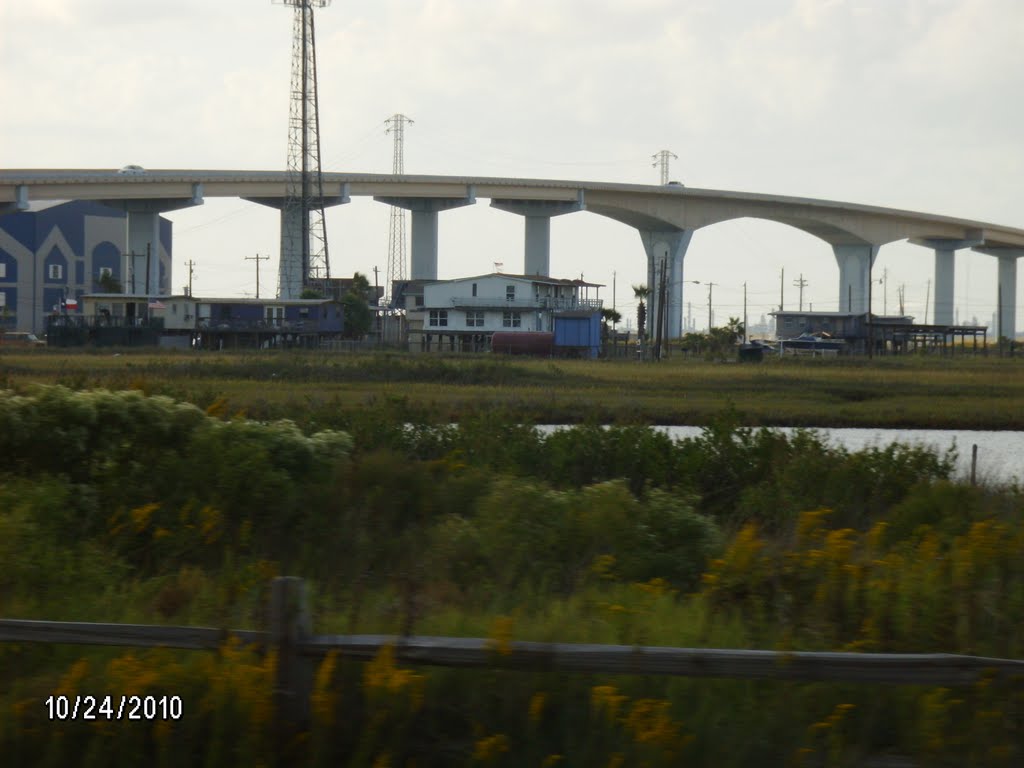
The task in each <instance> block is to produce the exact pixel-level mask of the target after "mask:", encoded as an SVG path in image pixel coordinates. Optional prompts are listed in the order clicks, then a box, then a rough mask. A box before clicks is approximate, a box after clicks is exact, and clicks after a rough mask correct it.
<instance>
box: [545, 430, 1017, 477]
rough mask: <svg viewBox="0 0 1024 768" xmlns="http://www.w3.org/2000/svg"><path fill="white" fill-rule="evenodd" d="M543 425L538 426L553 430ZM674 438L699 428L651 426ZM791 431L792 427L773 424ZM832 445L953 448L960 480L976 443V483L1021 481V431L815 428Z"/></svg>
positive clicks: (966, 473) (853, 448) (968, 473)
mask: <svg viewBox="0 0 1024 768" xmlns="http://www.w3.org/2000/svg"><path fill="white" fill-rule="evenodd" d="M552 428H553V427H546V428H545V427H542V428H541V429H552ZM653 429H657V430H658V431H660V432H665V433H666V434H668V435H669V436H671V437H673V438H685V437H697V436H698V435H700V433H701V428H700V427H653ZM773 429H777V430H779V431H780V432H786V433H791V432H794V431H795V428H794V427H773ZM814 431H815V432H818V433H819V434H821V435H824V436H825V437H826V438H827V439H828V441H829V442H830V443H831V444H832V445H838V446H842V447H844V448H846V449H847V450H849V451H859V450H861V449H863V448H870V447H872V446H875V447H879V448H881V447H884V446H886V445H889V444H891V443H896V442H899V443H905V444H908V445H923V446H927V447H930V448H934V449H935V450H937V451H938V452H939V453H940V454H943V453H945V452H946V451H947V450H948V449H950V448H952V447H954V446H955V447H956V450H957V458H956V472H955V474H954V476H955V477H956V478H957V479H960V480H969V479H970V476H971V448H972V446H974V445H977V446H978V464H977V473H976V477H977V481H978V483H979V484H993V485H1010V484H1013V483H1017V484H1021V483H1022V482H1024V432H1012V431H989V430H972V429H876V428H873V427H871V428H845V427H844V428H825V427H821V428H815V430H814Z"/></svg>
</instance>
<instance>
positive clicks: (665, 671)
mask: <svg viewBox="0 0 1024 768" xmlns="http://www.w3.org/2000/svg"><path fill="white" fill-rule="evenodd" d="M270 617H271V622H270V623H271V626H270V630H269V631H268V632H258V631H248V630H223V629H214V628H210V627H174V626H170V627H168V626H152V625H142V624H92V623H81V622H62V621H26V620H20V619H0V642H12V643H25V642H41V643H68V644H83V645H113V646H133V647H142V648H149V647H167V648H182V649H187V650H215V649H217V648H219V647H220V646H221V645H222V644H223V643H224V642H225V641H226V640H227V639H228V638H229V637H235V638H238V639H239V640H241V641H242V642H245V643H251V644H254V645H255V646H257V647H258V648H261V649H274V650H276V652H277V654H278V665H277V680H276V681H275V695H276V697H277V704H278V706H279V707H280V708H281V709H282V712H283V714H286V715H287V719H289V720H292V721H304V720H305V719H306V717H307V716H308V703H309V692H310V690H311V685H312V679H313V671H314V670H313V668H314V661H315V659H317V658H319V657H323V656H326V655H327V654H328V653H329V652H330V651H338V652H339V653H340V654H341V655H342V656H343V657H345V658H349V659H356V660H370V659H372V658H374V657H375V656H376V655H377V654H378V653H379V652H380V650H381V648H383V647H385V646H389V645H390V646H393V647H394V649H395V656H396V658H397V659H398V660H400V661H402V662H405V663H408V664H425V665H433V666H442V667H490V668H501V669H510V670H520V671H558V672H590V673H599V674H621V675H679V676H686V677H720V678H744V679H755V678H760V679H773V680H802V681H828V682H854V683H891V684H898V685H927V686H960V685H970V684H972V683H974V682H976V681H977V680H979V679H980V678H981V677H982V676H984V675H990V674H996V675H1001V676H1006V677H1015V678H1019V679H1024V660H1017V659H998V658H986V657H980V656H961V655H955V654H942V653H940V654H935V653H927V654H926V653H846V652H831V651H827V652H817V651H763V650H732V649H718V648H667V647H654V646H627V645H591V644H578V643H538V642H528V641H509V642H498V641H495V640H493V639H484V638H461V637H395V636H392V635H313V634H311V631H310V616H309V611H308V603H307V600H306V587H305V584H304V583H303V581H302V580H301V579H297V578H292V577H284V578H278V579H275V580H274V582H273V584H272V589H271V604H270Z"/></svg>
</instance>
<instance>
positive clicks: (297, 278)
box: [274, 0, 331, 299]
mask: <svg viewBox="0 0 1024 768" xmlns="http://www.w3.org/2000/svg"><path fill="white" fill-rule="evenodd" d="M274 3H275V5H288V6H291V7H292V8H293V9H294V23H293V30H294V31H293V35H292V95H291V109H290V111H289V115H288V177H287V178H288V181H287V189H286V192H285V201H284V215H283V217H282V223H281V266H280V270H279V286H278V295H279V296H280V297H281V298H283V299H296V298H299V296H300V295H301V294H302V290H303V288H307V287H309V288H314V289H316V290H319V291H321V292H324V289H325V287H326V281H327V279H329V278H330V276H331V266H330V260H329V259H328V256H327V227H326V223H325V222H324V202H323V199H324V194H323V168H322V166H321V164H320V111H319V102H318V99H317V82H316V34H315V29H314V24H313V9H314V8H323V7H324V6H327V5H330V3H331V0H274Z"/></svg>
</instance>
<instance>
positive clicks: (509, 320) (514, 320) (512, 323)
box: [501, 312, 523, 328]
mask: <svg viewBox="0 0 1024 768" xmlns="http://www.w3.org/2000/svg"><path fill="white" fill-rule="evenodd" d="M501 324H502V325H503V326H504V327H506V328H519V327H520V326H522V324H523V321H522V317H521V316H520V314H519V313H518V312H502V313H501Z"/></svg>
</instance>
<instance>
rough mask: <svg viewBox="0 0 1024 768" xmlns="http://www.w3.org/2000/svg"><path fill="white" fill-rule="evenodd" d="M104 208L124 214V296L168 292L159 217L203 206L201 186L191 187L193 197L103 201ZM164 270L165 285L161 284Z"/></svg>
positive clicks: (167, 262)
mask: <svg viewBox="0 0 1024 768" xmlns="http://www.w3.org/2000/svg"><path fill="white" fill-rule="evenodd" d="M102 202H103V203H104V204H105V205H109V206H110V207H111V208H117V209H119V210H122V211H124V212H125V214H126V215H125V226H126V227H127V232H126V235H125V243H126V244H127V252H126V253H125V254H124V271H123V272H122V275H123V276H124V290H125V292H126V293H135V294H145V295H147V296H159V295H160V294H166V293H170V292H171V266H172V263H171V257H170V254H168V253H166V252H165V251H163V250H162V249H161V247H160V214H162V213H166V212H168V211H177V210H180V209H182V208H191V207H192V206H195V205H202V204H203V185H202V184H199V183H195V184H193V185H192V197H190V198H169V199H160V198H152V199H145V198H143V199H139V200H132V199H125V200H103V201H102ZM161 267H163V272H164V277H165V278H166V281H165V283H164V284H161V280H160V269H161Z"/></svg>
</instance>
